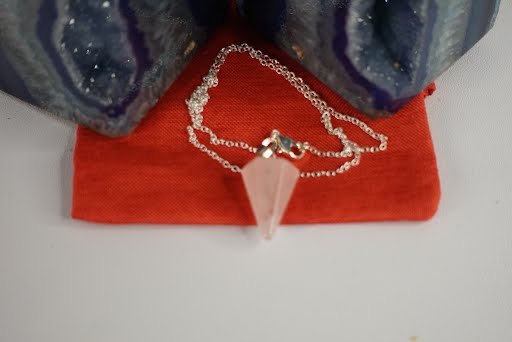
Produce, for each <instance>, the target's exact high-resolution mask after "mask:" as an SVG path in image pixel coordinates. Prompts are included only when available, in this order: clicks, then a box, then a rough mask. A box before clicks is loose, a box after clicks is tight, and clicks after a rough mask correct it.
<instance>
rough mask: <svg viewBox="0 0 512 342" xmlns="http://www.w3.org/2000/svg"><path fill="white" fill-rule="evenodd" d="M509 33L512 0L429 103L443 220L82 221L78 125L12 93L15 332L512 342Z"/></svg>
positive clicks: (4, 301)
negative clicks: (305, 223)
mask: <svg viewBox="0 0 512 342" xmlns="http://www.w3.org/2000/svg"><path fill="white" fill-rule="evenodd" d="M511 35H512V3H510V2H509V1H504V2H503V5H502V10H501V13H500V16H499V18H498V23H497V25H496V28H495V30H494V31H493V32H491V33H490V34H489V35H488V36H487V37H486V38H485V39H484V40H483V41H482V42H481V43H480V44H479V45H478V46H477V47H476V48H475V49H473V50H472V51H471V52H470V53H469V54H468V55H467V56H466V57H465V58H463V59H462V60H461V61H460V62H459V63H458V64H457V65H456V66H454V67H453V68H452V69H450V70H449V71H448V72H447V73H446V74H445V75H443V76H442V77H441V78H440V79H439V80H438V91H437V93H436V94H435V95H434V96H433V97H431V98H429V99H428V110H429V117H430V121H431V126H432V134H433V138H434V142H435V146H436V150H437V154H438V162H439V169H440V174H441V181H442V189H443V198H442V201H441V206H440V209H439V212H438V214H437V216H436V217H435V218H434V219H433V220H432V221H431V222H426V223H389V224H357V225H343V226H339V227H333V226H324V227H322V226H319V227H314V229H313V228H312V227H293V228H290V229H282V230H280V231H279V233H278V235H277V237H276V239H275V241H272V242H271V243H266V242H262V241H260V240H259V239H258V238H257V235H256V234H254V236H253V234H252V233H251V235H250V237H248V235H247V234H245V233H243V231H242V230H241V229H237V228H223V227H218V228H206V229H205V228H194V227H161V226H158V227H157V226H140V227H139V226H137V227H133V226H132V227H112V226H110V227H109V226H99V225H89V224H86V223H81V222H75V221H73V220H71V219H69V217H68V216H69V215H68V212H69V209H70V201H71V175H72V171H71V168H70V156H71V151H72V148H73V135H74V127H72V125H68V124H64V123H61V122H59V121H56V120H55V119H52V118H49V117H47V116H44V115H41V114H40V113H37V112H36V110H34V109H33V108H29V107H28V106H26V105H24V104H21V103H19V102H18V101H16V100H14V99H12V98H9V97H7V96H5V95H3V94H0V341H2V342H3V341H5V342H28V341H37V342H50V341H52V342H56V341H58V342H60V341H62V342H64V341H66V342H70V341H73V342H81V341H83V342H91V341H94V342H103V341H112V342H118V341H119V342H121V341H122V342H131V341H133V342H135V341H137V342H140V341H151V342H153V341H176V342H178V341H179V342H185V341H198V342H199V341H201V342H204V341H222V342H229V341H233V342H241V341H254V342H256V341H258V342H259V341H294V342H301V341H304V342H306V341H307V342H311V341H349V342H357V341H364V342H366V341H378V342H388V341H389V342H400V341H404V342H408V341H418V342H423V341H425V342H427V341H430V342H459V341H460V342H462V341H464V342H481V341H512V151H511V148H512V80H511V78H512V61H511V56H512V45H511V44H510V42H511ZM254 233H256V232H254Z"/></svg>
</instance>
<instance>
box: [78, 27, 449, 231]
mask: <svg viewBox="0 0 512 342" xmlns="http://www.w3.org/2000/svg"><path fill="white" fill-rule="evenodd" d="M246 39H247V37H242V36H241V34H240V32H236V31H234V30H229V29H228V28H224V29H222V30H221V32H220V33H219V34H217V35H216V36H215V37H214V38H213V39H212V40H210V42H209V43H208V44H207V46H206V47H205V48H204V49H203V50H202V51H201V52H200V53H199V54H198V55H197V56H196V58H195V59H194V60H193V61H192V62H191V64H190V65H189V66H188V67H187V69H186V70H185V71H184V72H183V73H182V75H181V76H180V78H179V79H178V80H177V81H176V82H175V83H174V84H173V86H172V87H171V88H170V89H169V90H168V92H167V93H166V95H165V96H164V97H163V98H162V99H161V100H160V102H159V104H158V105H157V106H156V107H155V108H154V109H153V110H152V112H151V113H150V114H149V115H148V116H147V118H146V119H145V120H144V121H143V122H142V123H141V125H140V126H139V128H138V129H137V130H136V131H135V132H134V133H133V134H132V135H130V136H128V137H124V138H118V139H112V138H107V137H103V136H100V135H98V134H96V133H94V132H92V131H90V130H88V129H86V128H83V127H79V128H78V132H77V142H76V147H75V160H74V162H75V175H74V196H73V212H72V216H73V217H74V218H76V219H81V220H87V221H93V222H103V223H169V224H232V225H252V224H254V223H255V222H254V218H253V215H252V212H251V208H250V204H249V200H248V198H247V195H246V193H245V189H244V186H243V183H242V178H241V176H240V174H235V173H232V172H230V171H228V170H226V169H224V168H223V167H222V166H221V165H220V164H218V163H217V162H215V161H213V160H212V159H210V158H209V157H208V156H207V155H206V154H204V153H201V152H200V151H199V150H197V149H196V148H195V147H193V146H192V145H191V144H190V143H189V142H188V134H187V132H186V126H187V125H189V123H190V119H189V116H188V112H187V107H186V104H185V99H186V98H188V97H189V96H190V94H191V93H192V91H193V90H194V89H195V87H197V86H198V85H199V84H200V82H201V79H202V77H203V76H204V75H205V74H206V72H207V71H208V69H209V67H210V66H211V64H212V62H213V59H214V58H215V56H216V54H217V52H218V51H219V50H220V49H221V48H222V47H224V46H226V45H228V44H231V43H240V42H245V41H246ZM249 43H251V44H253V45H255V47H256V48H259V49H261V50H263V51H264V52H265V53H266V54H269V55H270V56H271V57H273V58H276V59H278V60H280V61H281V62H282V63H283V64H284V65H286V66H288V68H289V69H290V70H292V71H294V72H295V73H296V74H297V75H298V76H300V77H302V78H303V79H304V80H305V81H306V83H308V84H309V85H310V86H311V88H312V89H314V90H315V91H317V92H318V93H319V95H320V96H321V97H322V98H323V99H325V101H326V102H327V103H328V104H329V105H331V106H332V107H334V108H335V109H336V110H337V111H339V112H341V113H345V114H349V115H352V116H355V117H357V118H361V119H363V120H365V121H366V122H368V123H369V124H370V126H371V127H372V128H373V129H375V130H376V131H377V132H379V133H383V134H385V135H387V136H388V137H389V147H388V150H387V151H385V152H381V153H377V154H364V155H363V158H362V161H361V164H360V165H359V166H358V167H355V168H353V169H351V170H349V171H348V172H347V173H346V174H342V175H338V176H336V177H329V178H326V177H323V178H314V179H300V180H299V182H298V184H297V187H296V189H295V192H294V194H293V196H292V199H291V201H290V203H289V206H288V209H287V211H286V213H285V216H284V218H283V223H285V224H299V223H340V222H355V221H389V220H426V219H429V218H431V217H432V216H433V215H434V213H435V212H436V210H437V207H438V203H439V198H440V185H439V177H438V172H437V166H436V160H435V154H434V149H433V144H432V140H431V136H430V132H429V127H428V121H427V115H426V110H425V103H424V99H425V97H426V95H430V94H431V93H432V92H433V91H434V86H431V87H429V88H428V89H427V90H425V92H424V93H423V94H421V95H419V96H417V97H416V98H415V99H414V100H413V101H412V102H411V103H409V104H408V105H407V106H406V107H404V108H403V109H402V110H401V111H400V112H399V113H397V114H396V115H394V116H393V117H391V118H387V119H378V120H370V119H367V118H365V116H364V115H362V114H361V113H359V112H358V111H357V110H355V109H354V108H353V107H352V106H350V105H349V104H348V103H347V102H346V101H344V100H343V99H342V98H340V97H339V96H338V95H337V94H335V93H334V92H333V91H331V90H330V89H328V88H327V87H326V86H325V85H323V84H322V83H321V82H319V81H318V80H317V79H316V78H315V77H313V76H312V75H310V74H309V73H308V72H306V71H305V70H304V69H303V68H302V67H300V66H299V65H298V64H297V63H296V62H294V61H293V60H292V59H291V58H290V57H288V56H287V55H286V54H285V53H284V52H282V51H280V50H278V49H276V48H274V47H273V46H272V45H270V44H267V43H264V42H261V41H256V42H254V40H250V41H249ZM210 96H211V98H210V101H209V103H208V105H207V106H206V108H205V112H204V123H205V124H206V125H207V126H209V127H211V128H212V129H213V130H214V131H215V132H216V133H217V134H218V136H219V137H222V138H225V139H232V140H243V141H246V142H248V143H249V144H251V145H253V146H257V145H259V144H260V143H261V141H262V140H263V139H264V138H265V137H267V136H268V135H269V134H270V132H271V131H272V130H273V129H278V130H279V131H281V132H282V133H283V134H285V135H287V136H290V137H292V138H293V139H295V140H298V141H306V140H307V141H309V142H310V143H311V144H313V145H315V146H316V147H318V148H320V149H334V150H336V149H339V148H340V146H339V140H337V139H336V138H334V137H332V136H329V135H328V134H327V133H326V131H325V129H324V128H323V125H322V124H321V123H320V114H319V112H318V111H317V110H316V109H315V108H314V107H312V106H311V104H310V103H309V102H308V101H307V100H306V99H305V98H304V97H303V96H302V95H301V94H299V93H298V92H297V91H296V90H295V89H294V88H293V87H292V86H291V85H290V84H289V83H287V82H286V81H285V80H284V79H283V78H281V77H280V76H279V75H277V74H275V73H274V72H272V71H271V70H270V69H267V68H264V67H262V66H261V65H259V63H258V62H257V61H255V60H253V59H251V58H250V57H249V56H248V55H243V54H236V53H233V54H231V55H230V56H229V57H228V59H227V61H226V64H225V65H224V66H223V67H222V69H221V71H220V73H219V86H218V87H217V88H213V89H211V90H210ZM333 124H334V125H335V126H342V127H343V129H344V130H345V131H346V133H347V134H348V135H349V137H351V138H352V140H354V141H356V142H358V143H360V144H365V145H366V144H375V141H373V140H370V139H369V138H368V137H366V136H365V135H364V134H362V133H361V132H360V131H359V130H358V129H357V128H355V127H354V126H352V125H349V124H347V123H343V122H338V121H337V120H335V119H333ZM200 139H202V141H203V142H205V143H207V142H208V139H207V137H206V136H203V135H200ZM212 148H213V149H214V150H215V151H217V152H218V153H219V154H220V155H221V156H222V157H223V158H225V159H227V160H229V161H231V162H232V163H235V164H237V165H241V166H242V165H244V164H245V163H247V162H248V161H249V160H250V159H251V158H253V157H254V155H252V154H250V153H248V152H247V151H240V150H238V149H232V148H226V147H220V146H212ZM341 163H342V162H341V161H340V160H335V159H328V158H327V159H322V158H318V157H315V156H311V155H309V154H308V155H307V156H306V157H305V158H303V159H301V160H300V161H299V162H297V164H296V165H297V166H298V167H299V168H300V169H301V170H331V169H336V168H337V167H338V166H339V165H341Z"/></svg>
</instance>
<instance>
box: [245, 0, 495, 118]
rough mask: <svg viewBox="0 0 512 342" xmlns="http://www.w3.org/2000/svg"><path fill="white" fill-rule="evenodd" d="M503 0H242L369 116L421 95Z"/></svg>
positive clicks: (282, 43) (264, 28) (482, 30)
mask: <svg viewBox="0 0 512 342" xmlns="http://www.w3.org/2000/svg"><path fill="white" fill-rule="evenodd" d="M499 3H500V0H332V1H323V0H307V1H304V0H238V7H239V10H240V12H241V13H242V15H244V16H245V17H247V18H248V19H249V21H250V22H251V23H252V25H253V26H254V27H256V28H257V29H258V30H259V31H260V32H261V33H262V34H264V35H265V36H266V37H267V38H269V39H272V40H273V41H275V43H276V44H277V45H278V46H279V47H281V48H282V49H284V50H285V51H286V52H288V53H289V54H290V55H291V56H292V57H294V58H295V59H296V60H297V61H298V62H299V63H301V64H302V65H303V66H304V67H305V68H306V69H308V70H309V71H310V72H311V73H313V74H314V75H316V76H317V77H318V78H319V79H320V80H322V81H323V82H324V83H325V84H327V85H328V86H329V87H330V88H331V89H333V90H334V91H336V92H337V93H338V94H340V95H341V96H342V97H343V98H345V99H346V100H348V101H349V102H350V103H351V104H352V105H353V106H355V107H356V108H358V109H360V110H361V111H363V112H364V113H366V114H367V115H369V116H370V117H379V116H388V115H391V114H392V113H394V112H396V111H397V110H399V109H400V108H402V107H403V106H404V105H405V104H407V103H408V102H409V101H410V100H411V99H412V98H413V97H415V96H416V95H418V94H419V93H420V92H421V91H422V90H423V89H425V88H426V87H427V86H428V85H429V84H430V83H431V82H433V81H434V80H435V79H436V78H437V77H438V76H439V75H440V74H441V73H442V72H443V71H445V70H446V69H447V68H448V67H449V66H451V65H452V64H453V63H455V62H456V61H457V60H458V59H459V58H460V57H461V56H462V55H464V54H465V53H466V52H467V51H468V50H469V49H470V48H471V47H473V46H474V45H475V44H476V43H477V42H478V41H479V40H480V38H482V37H483V36H484V35H485V34H486V33H487V32H488V31H489V30H490V29H491V27H492V25H493V23H494V21H495V18H496V15H497V13H498V8H499Z"/></svg>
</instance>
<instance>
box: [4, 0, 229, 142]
mask: <svg viewBox="0 0 512 342" xmlns="http://www.w3.org/2000/svg"><path fill="white" fill-rule="evenodd" d="M228 5H229V2H228V0H219V1H210V0H1V1H0V90H3V91H5V92H7V93H9V94H12V95H14V96H16V97H18V98H20V99H22V100H25V101H27V102H29V103H31V104H34V105H36V106H39V107H41V108H43V109H45V110H47V111H49V112H51V113H54V114H57V115H59V116H61V117H63V118H66V119H70V120H73V121H76V122H80V123H83V124H85V125H87V126H89V127H91V128H92V129H94V130H96V131H98V132H100V133H103V134H106V135H111V136H119V135H125V134H127V133H129V132H130V131H132V130H133V129H134V128H135V127H136V125H137V124H138V122H139V121H140V120H141V119H142V117H143V116H144V115H145V114H146V112H147V111H148V110H149V109H150V108H151V107H152V106H154V105H155V103H156V102H157V101H158V99H159V97H160V96H161V95H162V94H163V93H164V92H165V90H166V89H167V88H168V87H169V85H170V84H171V83H172V81H174V80H175V78H176V77H177V76H178V75H179V73H180V72H181V70H182V69H183V67H184V66H185V65H186V63H187V62H188V60H189V59H190V58H191V57H192V56H193V55H194V54H195V53H196V52H197V50H198V49H199V48H200V47H201V45H202V44H203V42H204V41H205V40H206V38H207V37H208V35H209V33H210V32H211V31H212V29H213V28H214V27H215V26H216V25H217V24H218V23H219V22H220V21H221V20H222V19H223V17H224V16H225V14H226V11H227V7H228Z"/></svg>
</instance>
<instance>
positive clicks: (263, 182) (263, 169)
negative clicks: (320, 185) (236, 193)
mask: <svg viewBox="0 0 512 342" xmlns="http://www.w3.org/2000/svg"><path fill="white" fill-rule="evenodd" d="M299 176H300V171H299V169H297V168H296V167H295V166H294V165H293V164H292V163H291V162H290V161H288V160H287V159H284V158H268V159H267V158H263V157H256V158H254V159H253V160H252V161H251V162H249V163H248V164H247V165H245V166H244V168H243V169H242V178H243V181H244V185H245V189H246V190H247V194H248V196H249V201H250V202H251V207H252V211H253V213H254V216H255V218H256V223H257V224H258V228H259V229H260V231H261V233H262V234H263V237H264V238H265V239H271V238H272V237H273V235H274V233H275V231H276V229H277V226H278V225H279V222H281V219H282V217H283V214H284V212H285V210H286V207H287V206H288V202H289V200H290V197H291V195H292V193H293V189H294V188H295V185H296V184H297V180H298V179H299Z"/></svg>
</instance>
